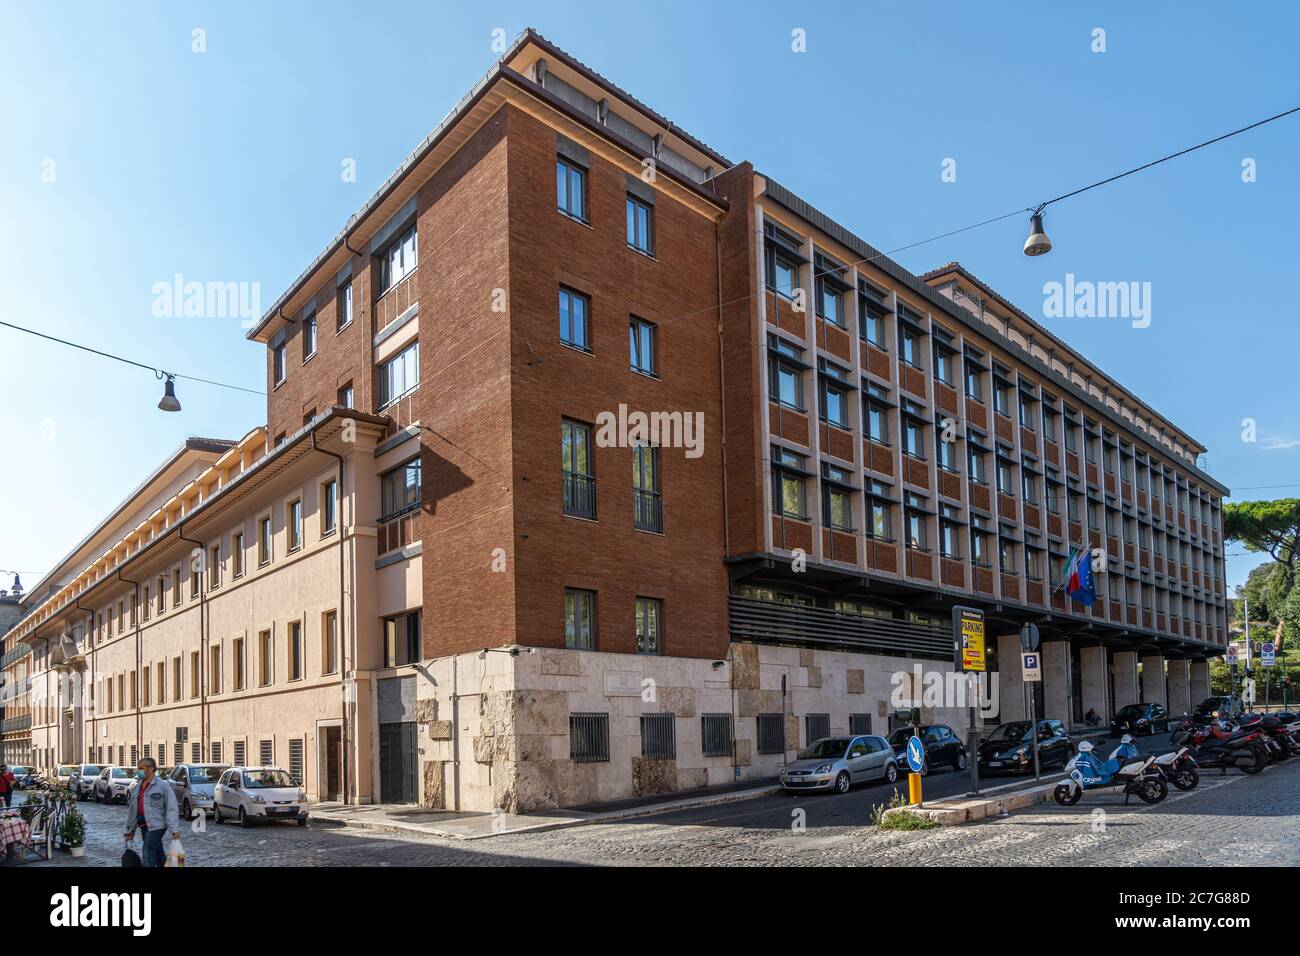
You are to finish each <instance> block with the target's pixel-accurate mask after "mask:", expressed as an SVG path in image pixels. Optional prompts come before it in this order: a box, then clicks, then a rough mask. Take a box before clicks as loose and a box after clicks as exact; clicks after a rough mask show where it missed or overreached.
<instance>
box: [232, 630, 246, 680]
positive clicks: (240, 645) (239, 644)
mask: <svg viewBox="0 0 1300 956" xmlns="http://www.w3.org/2000/svg"><path fill="white" fill-rule="evenodd" d="M231 650H232V653H233V654H234V662H233V663H234V668H235V673H234V689H235V690H243V689H244V683H245V681H246V680H247V679H248V678H247V672H246V671H245V670H244V667H245V658H244V639H243V638H242V637H237V638H235V640H234V643H233V645H232V648H231Z"/></svg>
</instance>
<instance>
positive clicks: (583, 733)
mask: <svg viewBox="0 0 1300 956" xmlns="http://www.w3.org/2000/svg"><path fill="white" fill-rule="evenodd" d="M569 759H570V760H572V761H573V762H574V763H608V762H609V714H570V715H569Z"/></svg>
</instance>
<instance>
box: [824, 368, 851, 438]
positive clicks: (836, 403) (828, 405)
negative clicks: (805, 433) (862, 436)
mask: <svg viewBox="0 0 1300 956" xmlns="http://www.w3.org/2000/svg"><path fill="white" fill-rule="evenodd" d="M821 386H822V419H823V420H825V421H827V422H829V423H830V424H832V425H838V426H839V427H840V428H848V427H849V393H848V392H847V391H845V390H844V389H843V388H841V387H840V386H838V385H835V384H833V383H832V382H830V381H828V380H827V379H822V382H821Z"/></svg>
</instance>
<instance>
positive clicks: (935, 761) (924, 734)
mask: <svg viewBox="0 0 1300 956" xmlns="http://www.w3.org/2000/svg"><path fill="white" fill-rule="evenodd" d="M917 732H918V734H919V735H920V737H921V743H922V744H924V746H925V766H924V767H923V768H922V769H921V773H922V774H923V775H924V774H927V773H929V772H930V769H931V768H932V767H952V769H954V770H965V769H966V745H965V744H963V743H962V742H961V738H960V737H958V736H957V733H956V731H954V730H953V729H952V728H951V727H949V726H948V725H947V724H929V725H925V724H922V725H921V726H920V727H918V728H917ZM911 739H912V728H911V727H899V728H898V729H897V730H895V731H894V732H893V733H892V734H890V735H889V745H890V746H891V747H893V749H894V760H895V761H896V762H897V763H898V766H899V767H901V768H902V769H903V770H905V771H910V770H911V768H910V767H909V766H908V763H907V742H908V741H909V740H911Z"/></svg>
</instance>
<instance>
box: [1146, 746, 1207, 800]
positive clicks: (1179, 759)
mask: <svg viewBox="0 0 1300 956" xmlns="http://www.w3.org/2000/svg"><path fill="white" fill-rule="evenodd" d="M1155 767H1156V769H1157V770H1159V771H1160V772H1161V773H1162V774H1164V776H1165V779H1166V780H1168V781H1169V782H1170V783H1172V784H1173V785H1174V786H1175V787H1177V788H1178V789H1179V790H1195V789H1196V785H1197V784H1198V783H1200V782H1201V774H1200V772H1199V771H1198V770H1197V769H1196V758H1195V757H1193V756H1192V751H1191V748H1190V747H1180V748H1179V749H1177V750H1171V751H1170V752H1169V753H1167V754H1161V755H1160V756H1159V757H1157V758H1156V761H1155Z"/></svg>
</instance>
